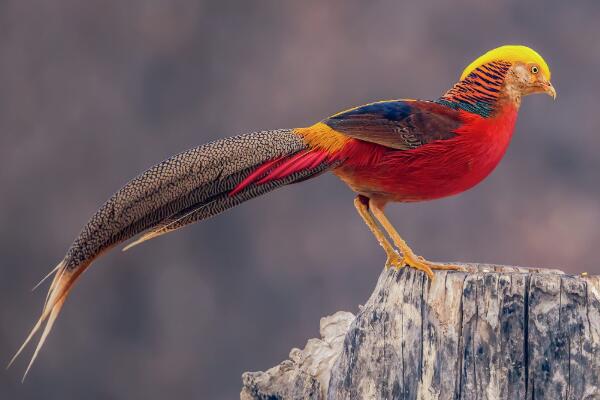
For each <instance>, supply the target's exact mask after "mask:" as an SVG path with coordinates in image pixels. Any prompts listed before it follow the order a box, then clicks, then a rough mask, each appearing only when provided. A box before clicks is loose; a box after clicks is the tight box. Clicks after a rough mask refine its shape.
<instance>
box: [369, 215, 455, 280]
mask: <svg viewBox="0 0 600 400" xmlns="http://www.w3.org/2000/svg"><path fill="white" fill-rule="evenodd" d="M371 211H372V212H373V215H374V216H375V218H377V220H378V221H379V223H380V224H381V226H383V229H385V231H386V232H387V233H388V235H390V237H391V238H392V241H393V242H394V244H395V245H396V247H398V249H399V250H400V251H401V252H402V256H403V262H404V263H406V265H408V266H410V267H413V268H416V269H418V270H421V271H423V272H425V273H426V274H427V276H429V278H430V279H433V271H432V270H434V269H436V270H462V271H464V268H463V267H461V266H458V265H445V264H437V263H434V262H431V261H427V260H425V259H424V258H423V257H419V256H417V255H416V254H415V253H414V252H413V251H412V249H411V248H410V247H409V246H408V244H406V242H405V241H404V239H402V238H401V237H400V235H399V234H398V232H397V231H396V229H394V227H393V226H392V224H391V222H390V221H389V220H388V219H387V217H386V216H385V214H384V213H383V209H382V208H381V207H379V206H378V205H377V204H372V205H371Z"/></svg>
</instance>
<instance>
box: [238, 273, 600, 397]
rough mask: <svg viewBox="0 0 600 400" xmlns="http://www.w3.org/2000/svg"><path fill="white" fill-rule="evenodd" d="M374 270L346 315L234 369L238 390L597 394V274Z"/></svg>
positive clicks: (264, 393) (267, 393)
mask: <svg viewBox="0 0 600 400" xmlns="http://www.w3.org/2000/svg"><path fill="white" fill-rule="evenodd" d="M465 266H466V267H467V268H468V269H469V272H467V273H465V272H437V273H436V278H435V280H434V281H432V282H431V281H428V280H427V279H426V277H425V275H424V274H423V273H422V272H420V271H416V270H414V269H412V268H403V269H401V270H395V269H389V270H384V271H383V272H382V273H381V276H380V277H379V281H378V282H377V286H376V287H375V290H374V291H373V294H372V295H371V297H370V299H369V300H368V301H367V304H365V305H364V306H363V307H360V311H359V313H358V315H356V317H355V316H354V315H352V314H351V313H348V312H338V313H336V314H334V315H332V316H329V317H325V318H322V319H321V337H322V338H321V339H310V340H309V341H308V343H307V345H306V347H305V348H304V349H303V350H299V349H293V350H292V351H291V352H290V359H289V360H286V361H284V362H282V363H281V364H280V365H278V366H276V367H274V368H271V369H270V370H268V371H266V372H246V373H244V375H243V376H242V381H243V388H242V392H241V395H240V397H241V399H242V400H249V399H330V400H337V399H438V400H441V399H453V400H455V399H461V400H462V399H489V400H496V399H507V400H515V399H531V400H535V399H573V400H600V277H599V276H574V275H566V274H564V273H562V272H561V271H557V270H548V269H526V268H519V267H506V266H496V265H465Z"/></svg>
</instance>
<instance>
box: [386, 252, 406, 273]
mask: <svg viewBox="0 0 600 400" xmlns="http://www.w3.org/2000/svg"><path fill="white" fill-rule="evenodd" d="M404 265H405V264H404V257H402V256H401V255H399V254H398V253H396V252H395V251H394V252H393V253H392V254H388V255H387V261H386V262H385V267H386V268H396V269H400V268H404Z"/></svg>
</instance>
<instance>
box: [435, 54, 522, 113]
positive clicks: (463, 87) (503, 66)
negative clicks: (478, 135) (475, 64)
mask: <svg viewBox="0 0 600 400" xmlns="http://www.w3.org/2000/svg"><path fill="white" fill-rule="evenodd" d="M510 65H511V64H510V63H509V62H504V61H494V62H491V63H488V64H484V65H482V66H480V67H479V68H476V69H475V70H473V72H471V73H470V74H469V75H468V76H467V77H466V78H465V79H463V80H461V81H460V82H458V83H456V84H455V85H454V86H453V87H452V88H451V89H450V90H448V91H447V92H446V93H445V94H444V95H443V96H442V97H440V98H439V99H438V100H436V103H438V104H442V105H445V106H447V107H450V108H453V109H455V110H465V111H467V112H470V113H474V114H478V115H481V116H482V117H485V118H487V117H489V116H490V115H491V114H492V113H493V111H494V107H495V105H496V102H497V100H498V98H499V97H500V95H501V94H502V86H503V84H504V79H505V77H506V74H507V73H508V70H509V69H510Z"/></svg>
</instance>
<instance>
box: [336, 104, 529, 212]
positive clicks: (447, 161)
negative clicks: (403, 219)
mask: <svg viewBox="0 0 600 400" xmlns="http://www.w3.org/2000/svg"><path fill="white" fill-rule="evenodd" d="M465 114H466V113H465ZM516 116H517V113H516V110H515V111H514V112H503V113H501V115H500V116H498V117H494V118H485V119H484V118H482V117H479V116H474V115H471V114H467V115H465V116H464V119H465V124H464V125H463V126H462V127H461V128H459V129H458V130H457V131H456V133H457V136H456V137H454V138H452V139H448V140H443V141H438V142H434V143H430V144H427V145H424V146H421V147H418V148H416V149H413V150H393V149H389V148H386V147H384V146H380V145H376V144H371V143H367V142H363V141H352V142H350V143H348V144H347V146H346V148H344V150H343V151H342V152H343V153H344V155H345V156H346V160H347V161H346V162H345V163H344V164H343V165H342V166H340V167H339V168H337V169H336V170H335V174H336V175H338V176H339V177H340V178H341V179H342V180H343V181H344V182H346V183H347V184H348V185H349V186H350V187H351V188H352V189H353V190H354V191H356V192H358V193H360V194H363V195H366V196H369V197H379V198H382V199H385V200H390V201H400V202H409V201H423V200H432V199H437V198H440V197H446V196H451V195H454V194H458V193H461V192H463V191H465V190H467V189H470V188H471V187H473V186H475V185H476V184H477V183H479V182H481V181H482V180H483V179H484V178H485V177H486V176H488V175H489V174H490V173H491V172H492V171H493V170H494V168H495V167H496V166H497V165H498V163H499V162H500V160H501V159H502V157H503V156H504V153H505V152H506V149H507V148H508V145H509V143H510V139H511V137H512V132H513V128H514V124H515V121H516Z"/></svg>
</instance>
